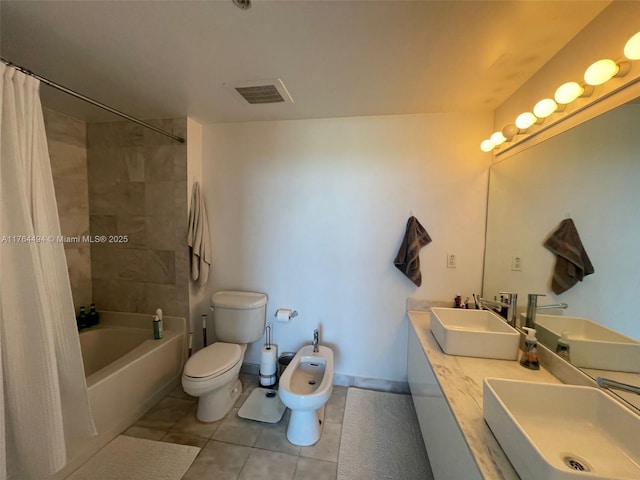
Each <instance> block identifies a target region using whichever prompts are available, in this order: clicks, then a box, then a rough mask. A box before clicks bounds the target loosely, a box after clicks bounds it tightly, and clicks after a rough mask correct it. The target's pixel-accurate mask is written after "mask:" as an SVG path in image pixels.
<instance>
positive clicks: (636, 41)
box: [624, 32, 640, 60]
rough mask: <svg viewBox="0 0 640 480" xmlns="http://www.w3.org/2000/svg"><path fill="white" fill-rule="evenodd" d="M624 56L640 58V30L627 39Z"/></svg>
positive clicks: (630, 58) (633, 58)
mask: <svg viewBox="0 0 640 480" xmlns="http://www.w3.org/2000/svg"><path fill="white" fill-rule="evenodd" d="M624 56H625V57H627V58H628V59H629V60H640V32H638V33H636V34H635V35H634V36H633V37H631V38H630V39H629V40H627V44H626V45H625V46H624Z"/></svg>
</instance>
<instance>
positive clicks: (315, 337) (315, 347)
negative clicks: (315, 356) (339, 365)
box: [313, 328, 320, 353]
mask: <svg viewBox="0 0 640 480" xmlns="http://www.w3.org/2000/svg"><path fill="white" fill-rule="evenodd" d="M313 351H314V353H315V352H319V351H320V349H319V348H318V329H317V328H316V329H315V330H314V331H313Z"/></svg>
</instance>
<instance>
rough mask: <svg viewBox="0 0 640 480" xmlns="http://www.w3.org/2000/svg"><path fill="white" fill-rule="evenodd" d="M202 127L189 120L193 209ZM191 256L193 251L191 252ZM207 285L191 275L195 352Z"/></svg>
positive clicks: (206, 311)
mask: <svg viewBox="0 0 640 480" xmlns="http://www.w3.org/2000/svg"><path fill="white" fill-rule="evenodd" d="M202 153H203V152H202V125H200V124H199V123H198V122H196V121H195V120H193V119H192V118H187V205H188V206H189V210H188V211H190V209H191V192H192V190H193V184H194V182H196V181H197V182H200V183H202ZM189 254H191V250H189ZM206 293H207V287H206V285H204V286H203V285H200V282H199V281H196V282H194V281H193V280H191V275H189V319H188V324H189V331H190V332H193V350H194V351H195V350H198V349H199V348H201V347H202V338H203V337H202V331H201V328H202V322H201V320H200V318H201V315H202V314H207V315H208V314H209V313H210V311H209V308H208V305H207V302H206Z"/></svg>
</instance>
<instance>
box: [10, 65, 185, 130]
mask: <svg viewBox="0 0 640 480" xmlns="http://www.w3.org/2000/svg"><path fill="white" fill-rule="evenodd" d="M0 61H2V63H4V64H5V65H8V66H10V67H13V68H15V69H16V70H18V71H20V72H22V73H24V74H25V75H29V76H31V77H33V78H36V79H38V80H40V82H42V83H44V84H45V85H48V86H50V87H53V88H55V89H56V90H60V91H61V92H64V93H66V94H67V95H71V96H72V97H76V98H79V99H80V100H83V101H85V102H87V103H90V104H91V105H95V106H96V107H99V108H102V109H103V110H106V111H108V112H111V113H113V114H114V115H118V116H119V117H122V118H125V119H127V120H129V121H131V122H133V123H137V124H138V125H142V126H143V127H145V128H148V129H149V130H153V131H154V132H157V133H160V134H161V135H165V136H167V137H170V138H173V139H174V140H177V141H178V142H180V143H184V138H182V137H178V136H177V135H174V134H173V133H169V132H167V131H166V130H162V129H161V128H158V127H154V126H153V125H151V124H149V123H147V122H144V121H142V120H139V119H137V118H135V117H132V116H131V115H127V114H126V113H124V112H121V111H120V110H116V109H115V108H111V107H110V106H108V105H105V104H104V103H100V102H98V101H97V100H94V99H93V98H89V97H87V96H85V95H82V94H81V93H78V92H76V91H74V90H71V89H70V88H67V87H64V86H62V85H60V84H58V83H55V82H52V81H51V80H48V79H46V78H44V77H41V76H40V75H38V74H36V73H33V72H32V71H30V70H27V69H26V68H24V67H21V66H20V65H16V64H15V63H12V62H10V61H9V60H5V59H4V58H2V57H0Z"/></svg>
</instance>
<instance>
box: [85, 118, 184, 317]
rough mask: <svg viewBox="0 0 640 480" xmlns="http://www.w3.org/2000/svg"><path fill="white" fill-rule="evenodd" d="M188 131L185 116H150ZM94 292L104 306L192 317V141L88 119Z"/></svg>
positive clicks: (171, 127) (163, 125)
mask: <svg viewBox="0 0 640 480" xmlns="http://www.w3.org/2000/svg"><path fill="white" fill-rule="evenodd" d="M151 122H152V123H154V124H157V125H158V126H159V127H161V128H163V129H165V130H167V131H170V132H172V133H174V134H176V135H180V136H182V137H185V138H186V119H178V120H161V121H151ZM87 155H88V172H89V212H90V230H91V235H92V236H96V235H106V236H107V237H110V236H116V238H117V237H118V236H127V241H125V242H121V243H119V242H111V243H110V242H106V243H92V245H91V267H92V278H93V296H94V300H95V303H96V305H98V307H99V308H102V309H106V310H115V311H126V312H144V313H146V312H153V311H155V309H156V308H162V309H163V311H164V312H165V313H166V314H168V315H176V316H181V317H188V301H189V292H188V278H189V257H188V247H187V243H186V235H187V218H188V216H187V147H186V144H180V143H178V142H176V141H174V140H171V139H170V138H167V137H164V136H162V135H160V134H158V133H155V132H153V131H150V130H148V129H145V128H143V127H141V126H139V125H135V124H132V123H129V122H111V123H95V124H89V125H88V126H87Z"/></svg>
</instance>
